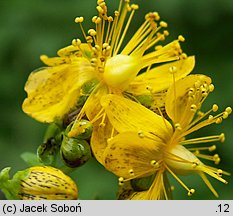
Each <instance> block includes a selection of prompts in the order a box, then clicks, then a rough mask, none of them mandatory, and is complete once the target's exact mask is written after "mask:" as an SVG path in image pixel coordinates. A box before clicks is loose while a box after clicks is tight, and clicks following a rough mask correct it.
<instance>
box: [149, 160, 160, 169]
mask: <svg viewBox="0 0 233 216" xmlns="http://www.w3.org/2000/svg"><path fill="white" fill-rule="evenodd" d="M150 165H151V166H153V167H154V168H159V163H158V162H157V161H156V160H152V161H151V162H150Z"/></svg>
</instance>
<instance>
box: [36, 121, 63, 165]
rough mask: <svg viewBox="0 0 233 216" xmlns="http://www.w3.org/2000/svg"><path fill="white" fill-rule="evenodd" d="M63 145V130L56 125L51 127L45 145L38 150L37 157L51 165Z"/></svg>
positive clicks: (47, 132)
mask: <svg viewBox="0 0 233 216" xmlns="http://www.w3.org/2000/svg"><path fill="white" fill-rule="evenodd" d="M60 145H61V130H60V128H59V127H58V126H57V125H56V124H51V125H49V127H48V129H47V131H46V134H45V137H44V141H43V143H42V144H41V145H40V146H39V147H38V148H37V156H38V158H39V160H40V161H41V162H43V164H45V165H51V164H52V163H53V162H54V161H55V159H56V155H57V152H58V151H59V147H60Z"/></svg>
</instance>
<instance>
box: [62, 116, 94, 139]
mask: <svg viewBox="0 0 233 216" xmlns="http://www.w3.org/2000/svg"><path fill="white" fill-rule="evenodd" d="M71 128H72V132H71V133H70V131H71ZM92 131H93V125H92V124H91V122H89V121H88V120H85V119H81V120H80V121H77V122H75V123H74V122H72V123H71V124H70V125H68V127H67V128H66V130H65V134H66V135H69V136H71V137H74V138H77V139H89V138H90V137H91V134H92Z"/></svg>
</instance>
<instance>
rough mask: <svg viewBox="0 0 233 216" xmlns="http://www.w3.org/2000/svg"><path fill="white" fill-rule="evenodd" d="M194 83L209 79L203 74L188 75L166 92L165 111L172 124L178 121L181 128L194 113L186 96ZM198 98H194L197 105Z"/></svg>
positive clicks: (205, 81) (209, 81)
mask: <svg viewBox="0 0 233 216" xmlns="http://www.w3.org/2000/svg"><path fill="white" fill-rule="evenodd" d="M195 83H196V84H197V83H201V84H203V83H207V84H210V83H211V79H210V78H209V77H207V76H205V75H199V74H196V75H189V76H187V77H185V78H184V79H182V80H179V81H177V82H176V83H175V84H174V85H172V86H171V87H170V88H169V89H168V92H167V96H166V100H165V107H166V112H167V114H168V116H169V117H170V118H171V119H172V121H173V122H174V124H176V123H179V124H180V125H181V128H182V127H185V126H186V125H188V124H189V123H190V121H192V119H193V117H194V115H195V112H194V111H192V110H191V108H190V107H191V105H192V104H190V101H189V96H188V92H189V90H190V88H192V87H194V86H195ZM199 99H201V97H200V98H199ZM199 99H198V98H196V99H195V100H196V102H195V103H196V104H195V105H197V106H199V102H200V101H199Z"/></svg>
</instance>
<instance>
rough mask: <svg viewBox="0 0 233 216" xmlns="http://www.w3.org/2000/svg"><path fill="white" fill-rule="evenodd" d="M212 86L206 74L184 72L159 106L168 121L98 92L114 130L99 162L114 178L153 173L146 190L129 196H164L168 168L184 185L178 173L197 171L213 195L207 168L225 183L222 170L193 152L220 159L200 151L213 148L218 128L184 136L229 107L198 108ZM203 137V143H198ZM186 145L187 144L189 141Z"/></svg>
mask: <svg viewBox="0 0 233 216" xmlns="http://www.w3.org/2000/svg"><path fill="white" fill-rule="evenodd" d="M213 89H214V86H213V84H211V79H210V78H209V77H207V76H204V75H189V76H187V77H185V78H184V79H181V80H179V81H177V82H175V83H174V84H173V85H172V86H171V87H170V88H169V90H168V93H167V97H166V101H165V109H166V113H167V115H168V116H169V118H170V120H171V123H170V121H168V120H166V119H165V118H164V116H163V115H162V112H161V115H157V114H156V113H154V112H152V111H150V110H149V109H146V108H145V107H143V106H141V105H140V104H137V103H135V102H133V101H130V100H126V99H123V98H121V97H119V96H116V95H107V96H105V97H103V98H102V105H103V107H104V109H105V111H106V114H107V116H108V118H109V121H110V122H111V124H112V125H113V127H114V128H115V129H116V130H117V132H118V133H119V134H118V135H116V136H114V137H112V138H110V139H108V146H107V148H106V150H105V151H104V155H103V158H104V162H103V163H104V166H105V167H106V168H107V169H108V170H110V171H111V172H113V173H114V174H116V175H117V176H119V182H120V184H123V183H124V182H126V181H129V180H132V179H137V178H141V177H146V176H150V175H152V174H154V175H155V178H154V181H153V183H152V184H151V186H150V188H149V189H148V190H147V191H143V192H135V193H134V194H132V195H131V196H130V197H129V198H130V199H168V192H167V188H166V187H165V185H166V182H165V181H164V178H165V175H166V173H167V172H168V173H170V174H171V175H172V176H173V177H174V178H175V179H176V180H177V181H178V182H179V183H180V184H181V185H182V186H183V187H184V188H185V189H186V190H187V191H188V195H189V196H190V195H192V194H193V193H194V191H195V190H194V189H190V188H189V187H187V186H186V185H185V184H184V183H183V182H182V180H181V179H180V178H179V177H178V175H189V174H193V173H197V174H198V175H200V177H201V178H202V179H203V181H204V182H205V184H206V185H207V186H208V187H209V189H210V190H211V191H212V192H213V194H214V195H215V196H218V194H217V192H216V191H215V189H214V188H213V187H212V185H211V183H210V182H209V180H208V179H207V176H206V175H205V174H208V175H210V176H212V177H214V178H215V179H217V180H219V181H221V182H223V183H227V182H226V180H224V179H223V178H222V177H221V176H222V174H226V175H228V173H227V172H224V171H222V170H221V169H217V168H214V167H211V166H207V165H205V164H204V163H203V162H202V161H201V160H200V159H199V158H203V159H207V160H211V161H213V162H214V163H215V164H218V163H219V162H220V158H219V156H218V155H217V154H214V155H213V156H210V155H208V154H206V152H208V151H209V152H212V151H214V150H215V148H216V146H215V145H211V146H210V145H208V144H209V143H210V142H214V141H220V142H223V141H224V134H223V133H221V134H220V135H213V136H206V137H199V138H190V139H188V138H187V139H185V137H186V136H187V135H189V134H191V133H193V132H194V131H197V130H199V129H201V128H203V127H205V126H207V125H210V124H213V123H217V124H219V123H221V121H222V120H223V119H225V118H227V117H228V115H229V114H230V113H231V111H232V110H231V108H230V107H228V108H226V110H225V111H224V112H222V113H220V114H217V115H215V116H213V115H211V114H210V113H211V112H216V111H217V110H218V106H217V105H216V104H214V105H213V107H212V108H211V109H210V110H209V111H208V112H205V113H203V112H201V111H200V109H201V105H202V103H203V102H204V100H205V99H206V97H207V96H208V94H209V93H210V92H212V91H213ZM203 143H205V145H204V146H202V145H200V144H203ZM189 146H190V147H189Z"/></svg>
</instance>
